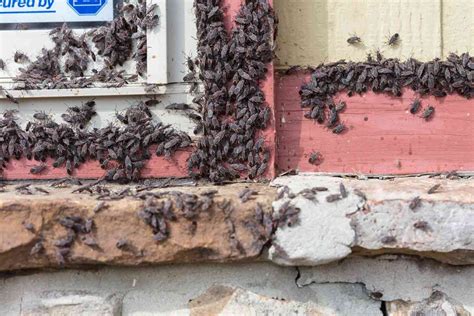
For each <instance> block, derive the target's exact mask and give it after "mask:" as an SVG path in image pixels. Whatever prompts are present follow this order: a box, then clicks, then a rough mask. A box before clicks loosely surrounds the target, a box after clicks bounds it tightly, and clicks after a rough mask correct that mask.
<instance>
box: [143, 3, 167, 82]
mask: <svg viewBox="0 0 474 316" xmlns="http://www.w3.org/2000/svg"><path fill="white" fill-rule="evenodd" d="M148 3H149V5H153V4H157V5H158V9H157V11H158V12H156V13H157V14H158V16H159V17H160V22H159V25H158V26H157V27H156V28H154V29H153V30H148V32H147V45H148V48H147V50H148V52H147V82H148V83H153V84H158V83H160V84H165V83H168V46H167V43H168V31H169V30H168V22H167V19H168V13H167V0H149V1H148Z"/></svg>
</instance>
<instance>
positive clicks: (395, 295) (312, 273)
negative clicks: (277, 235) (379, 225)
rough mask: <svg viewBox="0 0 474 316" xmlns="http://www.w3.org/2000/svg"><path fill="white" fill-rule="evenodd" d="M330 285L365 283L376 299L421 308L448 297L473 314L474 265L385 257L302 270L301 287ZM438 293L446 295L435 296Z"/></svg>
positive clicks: (347, 260) (350, 259) (348, 259)
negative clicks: (332, 283) (411, 303)
mask: <svg viewBox="0 0 474 316" xmlns="http://www.w3.org/2000/svg"><path fill="white" fill-rule="evenodd" d="M328 282H337V283H358V284H364V287H365V288H366V290H367V292H368V293H369V295H370V296H371V297H373V298H375V299H379V300H383V301H387V302H391V301H398V300H401V301H404V302H419V304H418V305H417V306H419V307H421V306H431V305H433V306H434V305H435V304H434V303H433V304H432V303H429V302H430V301H429V300H428V299H430V298H431V301H436V302H439V300H445V301H446V300H448V299H447V298H449V302H451V303H449V304H454V305H456V304H457V305H459V306H463V308H465V309H466V310H468V311H469V312H470V313H474V295H473V292H472V284H474V267H473V266H464V267H460V266H452V265H448V264H440V263H438V262H435V261H433V260H431V259H418V258H415V257H400V256H395V255H385V256H382V257H380V258H379V259H371V258H347V259H344V260H343V261H341V262H338V263H337V264H329V265H324V266H317V267H301V268H300V278H299V279H298V280H297V284H298V285H299V286H302V287H306V286H309V287H311V286H313V285H317V284H321V283H328ZM437 292H441V293H443V296H442V297H441V296H439V295H438V294H436V295H435V293H437ZM437 295H438V296H437ZM434 298H436V299H434ZM427 300H428V301H427ZM428 303H429V304H428ZM430 304H431V305H430ZM436 304H438V303H436ZM441 305H442V303H441ZM410 308H415V307H410ZM416 308H417V307H416ZM405 315H410V314H405ZM426 315H430V314H426Z"/></svg>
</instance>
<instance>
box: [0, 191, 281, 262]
mask: <svg viewBox="0 0 474 316" xmlns="http://www.w3.org/2000/svg"><path fill="white" fill-rule="evenodd" d="M35 186H36V185H32V186H31V188H32V189H31V190H32V191H34V192H37V190H35V189H33V187H35ZM15 187H16V185H13V186H8V187H6V188H4V189H5V190H6V191H7V192H6V193H0V271H8V270H16V269H28V268H55V267H60V266H63V267H74V266H80V265H124V266H135V265H142V264H164V263H175V262H206V261H207V262H230V261H238V260H244V259H251V258H255V257H257V256H259V254H260V253H261V252H262V249H263V245H264V244H265V243H266V242H267V241H268V237H269V236H266V235H265V234H264V233H263V227H262V225H261V223H260V222H259V221H258V220H257V218H256V216H255V207H256V204H257V203H259V204H260V205H261V206H262V210H263V211H264V212H265V213H267V214H269V213H270V212H271V202H272V201H273V200H274V198H275V189H274V188H270V187H268V185H254V184H235V185H227V186H220V187H215V186H214V187H207V186H203V187H177V188H164V189H155V190H151V191H150V192H155V193H157V192H164V191H169V192H171V191H175V192H176V191H179V192H183V193H189V194H191V193H193V194H196V195H197V196H199V197H202V196H201V195H200V194H201V193H203V192H206V191H209V190H217V191H218V193H216V194H215V196H214V198H213V204H212V206H211V207H210V208H209V209H208V210H207V211H204V212H200V213H199V214H198V215H197V216H196V217H195V218H192V219H186V218H185V217H184V215H183V214H182V213H181V212H180V211H178V210H175V211H174V212H175V215H176V217H177V219H176V220H170V221H167V225H169V237H168V239H166V240H163V241H159V242H158V241H156V240H154V238H153V237H154V235H153V232H152V228H151V227H150V226H149V225H147V224H146V223H145V222H144V220H143V219H141V218H140V217H139V216H138V213H139V211H140V210H142V209H143V203H144V202H143V200H141V199H139V198H136V197H126V198H123V199H121V200H112V201H106V202H105V205H104V207H103V209H101V210H100V211H99V212H94V208H96V206H97V205H98V203H99V201H98V200H97V196H96V195H95V196H91V195H89V194H88V193H85V194H77V193H74V194H73V193H71V191H73V190H74V189H75V188H77V187H72V188H67V189H52V188H49V187H48V186H46V185H39V187H42V188H44V189H47V190H49V191H50V194H49V195H43V194H41V192H39V193H38V194H34V195H20V194H18V193H16V191H15V189H14V188H15ZM246 187H252V188H253V189H254V190H255V191H258V194H257V195H253V196H252V197H251V198H250V199H249V200H248V201H247V202H245V203H243V202H242V201H241V200H240V199H239V197H238V193H239V192H241V191H242V190H244V189H245V188H246ZM107 188H108V189H109V190H111V191H112V192H114V191H116V192H118V191H121V190H123V187H121V186H107ZM226 200H227V201H229V203H230V205H232V208H230V209H229V210H230V211H229V213H227V214H225V213H224V211H223V210H222V209H221V208H219V205H222V204H223V202H225V201H226ZM67 216H78V217H81V218H83V219H92V221H93V227H92V231H91V232H90V233H88V234H77V236H76V237H75V239H74V241H73V242H72V244H71V246H70V247H69V248H70V249H69V253H68V254H65V255H64V262H63V263H62V264H61V263H60V261H61V260H60V258H58V250H59V248H58V247H57V245H58V242H61V240H64V239H65V238H66V237H67V229H66V228H65V227H63V226H62V225H61V224H60V220H61V219H64V218H65V217H67ZM265 236H266V238H263V237H265ZM91 240H92V242H93V243H97V245H95V246H94V245H93V246H88V245H87V243H89V244H90V241H91ZM39 242H41V246H42V247H41V248H42V249H41V250H40V251H39V252H38V253H36V254H34V255H33V254H31V252H32V249H33V248H34V247H35V245H38V243H39ZM118 243H119V245H118ZM120 243H121V244H120ZM58 259H59V260H58Z"/></svg>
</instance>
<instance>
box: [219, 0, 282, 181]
mask: <svg viewBox="0 0 474 316" xmlns="http://www.w3.org/2000/svg"><path fill="white" fill-rule="evenodd" d="M243 2H244V1H243V0H224V1H223V4H224V7H226V8H227V11H226V14H227V15H226V18H227V19H226V21H225V23H226V27H227V29H228V30H229V32H230V31H231V29H232V27H233V26H234V22H233V21H234V19H235V17H236V15H237V14H238V13H239V10H240V6H241V3H243ZM269 3H270V5H273V0H269ZM261 88H262V91H263V93H264V95H265V100H266V102H267V103H268V106H269V107H270V109H271V111H272V115H271V117H270V122H269V123H268V126H267V128H266V129H265V130H264V131H262V132H261V134H260V135H261V136H262V137H263V138H264V139H265V146H266V147H267V148H268V149H269V150H270V155H271V156H270V161H269V162H268V166H269V167H268V169H267V172H266V173H265V174H264V175H263V177H264V178H267V179H272V178H274V177H275V168H274V166H275V157H276V145H275V137H276V131H275V115H274V114H275V96H274V95H275V92H274V67H273V63H271V64H270V65H268V73H267V78H266V80H265V81H264V82H262V85H261Z"/></svg>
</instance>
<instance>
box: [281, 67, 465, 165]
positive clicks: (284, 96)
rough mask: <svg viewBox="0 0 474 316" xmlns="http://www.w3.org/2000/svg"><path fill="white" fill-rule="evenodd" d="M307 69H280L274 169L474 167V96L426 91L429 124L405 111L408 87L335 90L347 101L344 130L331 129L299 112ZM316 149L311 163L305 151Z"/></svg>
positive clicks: (341, 98) (425, 102)
mask: <svg viewBox="0 0 474 316" xmlns="http://www.w3.org/2000/svg"><path fill="white" fill-rule="evenodd" d="M305 80H309V76H308V75H302V74H297V75H292V76H281V75H277V77H276V79H275V83H276V122H277V126H276V128H277V162H276V164H277V172H282V171H285V170H288V169H298V170H300V171H307V172H331V173H350V174H358V173H366V174H408V173H425V172H445V171H452V170H458V171H474V100H467V99H464V98H462V97H460V96H457V95H450V96H448V97H446V98H443V99H437V98H434V97H427V98H423V99H422V103H423V106H424V107H425V106H427V105H428V104H429V105H433V106H435V108H436V112H435V115H434V117H433V119H432V120H431V121H429V122H426V121H424V120H423V119H421V118H420V117H419V115H420V114H417V115H415V116H414V115H412V114H410V113H409V112H408V108H409V104H410V102H411V101H412V100H413V99H414V97H415V96H414V93H413V91H411V90H407V91H405V93H404V95H403V97H402V98H393V97H389V96H387V95H382V94H374V93H367V94H364V95H363V96H354V97H351V98H350V97H348V96H347V95H346V94H341V95H339V96H336V100H338V99H340V100H343V101H346V103H347V109H346V110H345V111H344V112H343V113H341V115H340V118H341V120H342V121H343V122H344V123H345V124H346V126H347V127H348V128H349V129H348V131H347V132H345V133H344V134H341V135H335V134H333V133H332V132H331V131H330V130H328V129H326V128H325V127H324V126H321V125H319V124H317V123H316V122H314V121H313V120H308V119H306V118H304V116H303V115H304V111H303V110H302V109H301V107H300V96H299V94H298V91H299V89H300V86H301V84H302V83H303V82H304V81H305ZM312 151H319V152H320V153H321V154H322V155H323V156H324V161H323V163H322V164H320V165H319V166H314V165H311V164H310V163H309V162H308V157H309V155H310V154H311V152H312Z"/></svg>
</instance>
